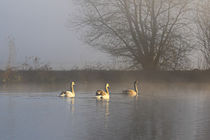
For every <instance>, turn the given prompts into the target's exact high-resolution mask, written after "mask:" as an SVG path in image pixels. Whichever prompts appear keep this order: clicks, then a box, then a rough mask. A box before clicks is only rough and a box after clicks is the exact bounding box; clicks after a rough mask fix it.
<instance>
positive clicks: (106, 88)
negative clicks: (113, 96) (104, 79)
mask: <svg viewBox="0 0 210 140" xmlns="http://www.w3.org/2000/svg"><path fill="white" fill-rule="evenodd" d="M105 90H106V93H108V94H109V89H108V87H107V86H106V87H105Z"/></svg>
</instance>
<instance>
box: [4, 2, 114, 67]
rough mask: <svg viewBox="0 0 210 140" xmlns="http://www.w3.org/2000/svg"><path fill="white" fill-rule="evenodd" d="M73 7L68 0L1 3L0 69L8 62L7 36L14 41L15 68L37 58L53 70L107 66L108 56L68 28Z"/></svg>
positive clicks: (74, 7) (74, 9)
mask: <svg viewBox="0 0 210 140" xmlns="http://www.w3.org/2000/svg"><path fill="white" fill-rule="evenodd" d="M77 12H78V11H77V10H76V5H75V4H74V3H73V2H72V1H71V0H36V1H28V0H18V1H16V0H1V1H0V19H1V23H0V30H1V32H0V50H1V51H0V56H1V59H0V69H5V68H6V66H7V63H8V54H9V48H8V41H9V39H8V36H12V38H14V44H15V54H16V56H15V62H14V63H15V64H13V65H15V66H17V65H21V64H23V63H24V61H25V59H26V57H39V58H40V61H41V62H42V63H47V64H49V65H50V66H51V67H52V68H53V69H62V70H66V69H71V68H73V67H82V66H85V65H87V64H97V63H104V64H107V63H110V62H111V61H112V59H109V57H110V56H109V55H107V54H105V53H102V52H100V51H97V50H94V49H93V48H91V47H90V46H87V45H86V44H84V43H83V42H82V41H81V40H80V37H79V35H78V34H77V33H76V32H77V31H76V30H73V29H72V28H70V27H69V25H70V23H71V20H72V18H73V15H75V13H77Z"/></svg>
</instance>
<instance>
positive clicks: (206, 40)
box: [197, 0, 210, 68]
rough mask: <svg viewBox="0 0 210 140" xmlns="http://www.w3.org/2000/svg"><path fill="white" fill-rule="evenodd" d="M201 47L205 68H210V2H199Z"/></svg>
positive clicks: (198, 25)
mask: <svg viewBox="0 0 210 140" xmlns="http://www.w3.org/2000/svg"><path fill="white" fill-rule="evenodd" d="M197 27H198V34H197V38H198V40H199V45H200V47H201V49H200V50H201V52H202V54H203V56H204V60H205V68H210V1H209V0H203V1H199V4H198V8H197Z"/></svg>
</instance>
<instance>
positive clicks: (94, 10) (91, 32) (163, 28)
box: [79, 0, 190, 70]
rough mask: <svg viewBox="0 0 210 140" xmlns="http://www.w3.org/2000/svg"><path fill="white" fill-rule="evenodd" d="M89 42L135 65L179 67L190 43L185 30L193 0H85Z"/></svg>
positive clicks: (82, 23)
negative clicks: (187, 15)
mask: <svg viewBox="0 0 210 140" xmlns="http://www.w3.org/2000/svg"><path fill="white" fill-rule="evenodd" d="M82 3H83V7H82V8H83V9H82V10H83V11H84V13H83V16H80V20H79V25H80V27H84V28H83V29H85V30H86V31H87V32H86V34H85V39H86V41H87V42H88V43H89V44H90V45H91V46H94V47H96V48H98V49H100V50H102V51H105V52H106V53H109V54H111V55H113V56H117V57H124V58H127V60H128V61H130V63H131V66H132V67H135V68H143V69H145V70H158V69H178V68H180V67H181V66H182V65H183V62H185V56H186V53H187V52H188V51H189V50H190V46H189V43H188V40H187V39H186V37H183V35H184V33H187V32H188V30H187V28H185V27H186V25H187V22H188V21H187V19H186V13H187V10H188V4H189V0H82Z"/></svg>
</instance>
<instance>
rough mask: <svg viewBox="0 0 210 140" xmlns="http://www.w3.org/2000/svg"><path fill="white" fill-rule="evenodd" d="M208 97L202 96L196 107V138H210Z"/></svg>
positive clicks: (198, 139) (202, 139) (209, 103)
mask: <svg viewBox="0 0 210 140" xmlns="http://www.w3.org/2000/svg"><path fill="white" fill-rule="evenodd" d="M209 100H210V98H202V101H200V102H199V105H200V106H199V107H198V108H197V114H199V116H198V117H197V120H196V136H195V137H196V138H195V139H196V140H208V139H209V138H210V133H209V131H210V117H209V116H210V111H209V108H210V102H209Z"/></svg>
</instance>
